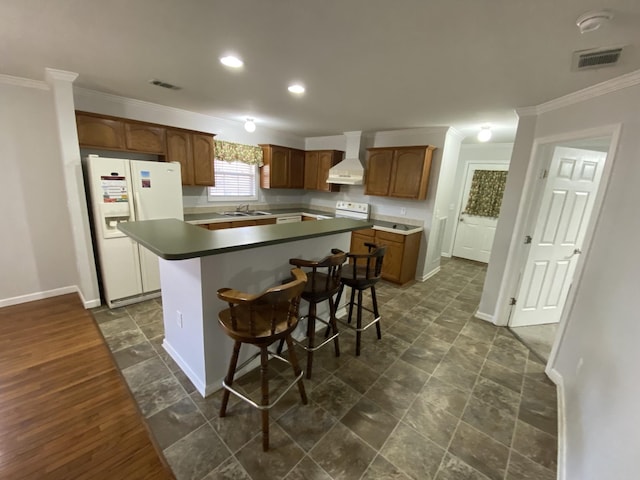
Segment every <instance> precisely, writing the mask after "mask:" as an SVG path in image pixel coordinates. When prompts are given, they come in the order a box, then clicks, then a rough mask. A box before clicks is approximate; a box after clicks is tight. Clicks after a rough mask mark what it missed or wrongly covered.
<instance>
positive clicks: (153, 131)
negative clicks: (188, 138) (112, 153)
mask: <svg viewBox="0 0 640 480" xmlns="http://www.w3.org/2000/svg"><path fill="white" fill-rule="evenodd" d="M124 141H125V148H126V150H130V151H132V152H145V153H156V154H158V155H164V151H165V143H166V140H165V128H164V127H160V126H156V125H149V124H145V123H138V122H127V121H125V122H124Z"/></svg>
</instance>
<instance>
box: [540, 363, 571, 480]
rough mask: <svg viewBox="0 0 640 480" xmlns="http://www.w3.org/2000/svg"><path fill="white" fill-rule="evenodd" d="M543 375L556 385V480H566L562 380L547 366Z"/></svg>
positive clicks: (565, 420)
mask: <svg viewBox="0 0 640 480" xmlns="http://www.w3.org/2000/svg"><path fill="white" fill-rule="evenodd" d="M545 373H546V374H547V376H548V377H549V379H550V380H551V381H552V382H553V383H555V384H556V392H557V396H558V476H557V477H556V478H557V480H565V479H566V478H567V446H566V442H567V417H566V414H565V412H566V404H565V401H566V400H565V389H564V379H563V378H562V375H561V374H560V372H558V371H557V370H556V369H555V368H551V367H550V366H549V365H547V367H546V368H545Z"/></svg>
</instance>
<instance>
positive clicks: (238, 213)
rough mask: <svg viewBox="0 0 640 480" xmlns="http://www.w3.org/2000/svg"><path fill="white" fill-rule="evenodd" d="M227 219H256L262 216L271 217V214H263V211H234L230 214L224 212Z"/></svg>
mask: <svg viewBox="0 0 640 480" xmlns="http://www.w3.org/2000/svg"><path fill="white" fill-rule="evenodd" d="M222 214H223V215H226V216H227V217H255V216H260V215H271V212H263V211H262V210H242V211H240V210H233V211H229V212H222Z"/></svg>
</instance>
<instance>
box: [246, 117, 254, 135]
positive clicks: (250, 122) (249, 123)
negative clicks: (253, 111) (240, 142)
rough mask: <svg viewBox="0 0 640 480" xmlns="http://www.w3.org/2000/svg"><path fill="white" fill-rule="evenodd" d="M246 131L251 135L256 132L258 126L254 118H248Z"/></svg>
mask: <svg viewBox="0 0 640 480" xmlns="http://www.w3.org/2000/svg"><path fill="white" fill-rule="evenodd" d="M244 129H245V130H246V131H247V132H249V133H252V132H255V131H256V124H255V122H254V121H253V118H250V117H247V121H246V122H244Z"/></svg>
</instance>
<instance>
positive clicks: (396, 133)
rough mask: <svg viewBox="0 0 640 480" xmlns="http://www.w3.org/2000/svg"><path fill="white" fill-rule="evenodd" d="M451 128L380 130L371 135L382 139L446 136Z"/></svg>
mask: <svg viewBox="0 0 640 480" xmlns="http://www.w3.org/2000/svg"><path fill="white" fill-rule="evenodd" d="M450 128H451V127H419V128H407V129H404V130H381V131H378V132H372V135H373V136H374V137H375V138H376V139H378V138H384V137H394V138H396V137H412V136H415V135H429V134H441V135H446V134H447V131H448V130H449V129H450Z"/></svg>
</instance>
